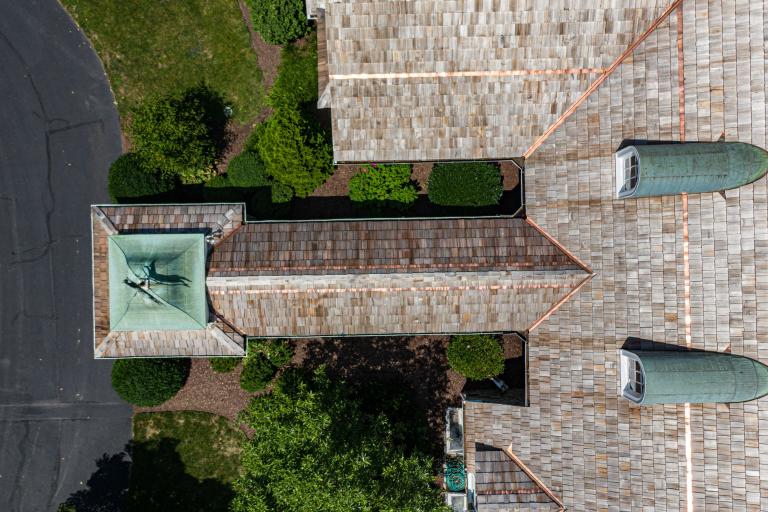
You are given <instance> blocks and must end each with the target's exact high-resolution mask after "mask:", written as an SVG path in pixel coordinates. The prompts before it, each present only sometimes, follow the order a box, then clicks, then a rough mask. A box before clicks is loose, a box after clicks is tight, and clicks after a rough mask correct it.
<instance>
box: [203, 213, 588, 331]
mask: <svg viewBox="0 0 768 512" xmlns="http://www.w3.org/2000/svg"><path fill="white" fill-rule="evenodd" d="M591 275H592V274H591V271H589V269H588V268H586V267H585V266H584V265H583V264H581V263H580V262H578V261H577V260H575V259H574V258H572V257H571V256H570V255H569V254H568V253H566V252H564V251H563V249H562V248H560V247H559V246H557V245H556V244H554V243H553V242H552V241H550V239H549V238H547V237H546V236H544V235H543V234H542V233H541V232H540V231H539V230H538V229H537V228H536V227H534V226H533V225H531V224H530V223H528V222H527V221H525V220H523V219H515V218H478V219H403V220H365V221H330V222H302V223H298V222H276V223H254V224H246V225H245V226H243V227H242V228H241V229H239V230H238V231H237V232H236V233H234V234H233V235H232V236H231V237H229V238H227V239H226V240H224V241H223V242H222V243H221V244H220V245H219V246H217V247H216V248H215V249H214V250H213V254H212V256H211V266H210V270H209V274H208V280H207V285H208V291H209V295H210V300H211V304H212V306H213V308H214V310H215V311H216V312H217V313H218V314H219V315H221V316H223V317H225V318H227V319H229V320H230V322H231V323H232V324H233V325H234V326H235V327H236V328H237V329H239V330H240V331H242V332H244V333H246V334H248V335H249V336H299V337H312V336H331V335H373V334H378V335H381V334H415V333H456V332H495V331H515V330H518V331H524V330H526V329H528V328H529V327H531V326H533V325H534V324H535V323H536V322H538V321H540V320H541V319H542V318H544V317H545V316H546V315H547V314H549V313H550V312H551V311H553V310H554V309H555V308H556V307H557V306H558V305H559V304H560V303H562V302H563V301H565V300H566V299H567V298H568V297H569V296H570V295H571V294H573V293H574V292H575V291H576V290H577V289H578V288H579V287H580V286H582V285H583V284H584V283H585V282H586V281H587V280H589V278H590V277H591Z"/></svg>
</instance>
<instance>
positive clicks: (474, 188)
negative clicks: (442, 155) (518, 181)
mask: <svg viewBox="0 0 768 512" xmlns="http://www.w3.org/2000/svg"><path fill="white" fill-rule="evenodd" d="M427 187H428V194H429V200H430V201H431V202H432V203H434V204H439V205H442V206H491V205H495V204H499V201H500V200H501V194H502V193H503V192H504V187H503V185H502V181H501V173H500V172H499V168H498V167H496V166H495V165H492V164H488V163H484V162H453V163H445V164H437V165H435V167H434V168H433V169H432V173H431V174H430V175H429V182H428V184H427Z"/></svg>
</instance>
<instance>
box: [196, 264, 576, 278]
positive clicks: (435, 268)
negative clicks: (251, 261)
mask: <svg viewBox="0 0 768 512" xmlns="http://www.w3.org/2000/svg"><path fill="white" fill-rule="evenodd" d="M569 266H570V265H563V266H559V265H558V266H557V267H556V268H555V270H572V269H569V268H568V267H569ZM575 266H580V265H575ZM535 267H541V268H540V269H539V270H542V271H543V270H552V268H551V267H548V266H547V265H545V264H542V263H540V262H535V263H534V262H514V263H511V262H503V263H497V264H495V265H494V264H492V263H472V262H464V263H435V264H418V263H413V264H403V265H395V264H392V265H374V264H372V265H284V266H276V265H269V266H267V265H264V266H259V265H253V266H248V267H230V266H212V267H211V268H210V269H209V273H210V272H221V273H232V272H243V273H246V272H285V271H299V272H300V271H308V270H317V271H324V272H327V271H329V270H365V271H371V270H398V271H403V272H412V271H419V270H424V271H427V272H439V271H440V270H441V269H451V270H452V271H453V270H456V269H459V270H461V269H471V270H476V269H481V268H489V269H493V270H495V271H500V270H524V271H530V270H537V269H536V268H535ZM425 273H426V272H425ZM217 277H218V276H217Z"/></svg>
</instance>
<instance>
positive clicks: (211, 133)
mask: <svg viewBox="0 0 768 512" xmlns="http://www.w3.org/2000/svg"><path fill="white" fill-rule="evenodd" d="M224 107H225V104H224V100H223V98H222V97H221V96H220V95H218V94H217V93H215V92H214V91H212V90H211V89H209V88H207V87H205V86H198V87H195V88H192V89H188V90H187V91H185V92H183V93H181V94H178V95H171V96H166V97H163V98H156V99H154V100H150V101H147V102H146V103H144V104H142V105H140V106H139V107H138V108H136V109H135V110H134V111H133V117H132V119H131V123H130V125H129V133H130V136H131V141H132V142H133V144H134V147H135V148H136V152H137V153H138V154H140V155H141V156H142V158H144V159H145V160H146V162H147V164H148V165H149V166H150V167H151V168H154V169H158V170H160V171H162V172H164V173H166V174H169V175H172V176H178V177H179V178H180V179H181V181H182V183H185V184H191V183H202V182H204V181H205V180H206V179H208V178H210V177H212V176H213V175H214V173H215V169H214V166H215V164H216V160H217V159H218V158H219V156H220V155H221V153H222V152H223V150H224V148H225V147H226V145H227V135H226V125H227V115H226V113H225V111H224Z"/></svg>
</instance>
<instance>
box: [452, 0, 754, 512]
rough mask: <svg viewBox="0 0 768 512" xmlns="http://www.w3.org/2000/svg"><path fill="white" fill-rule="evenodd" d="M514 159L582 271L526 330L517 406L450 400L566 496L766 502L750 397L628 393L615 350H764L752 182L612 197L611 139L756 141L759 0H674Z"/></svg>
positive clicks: (666, 502)
mask: <svg viewBox="0 0 768 512" xmlns="http://www.w3.org/2000/svg"><path fill="white" fill-rule="evenodd" d="M680 6H681V7H680V8H679V9H678V8H675V9H674V10H672V12H671V14H670V15H669V17H667V18H665V19H663V20H662V22H661V23H660V24H659V25H658V28H657V29H656V30H654V31H653V32H652V33H651V34H650V35H649V36H648V37H647V38H646V39H645V40H644V41H642V42H641V43H640V44H639V45H638V46H637V47H636V49H634V51H633V52H631V54H630V55H629V56H628V57H627V58H626V59H625V60H624V61H623V62H622V63H621V64H620V65H619V66H618V67H616V68H615V70H614V71H613V72H612V73H611V74H610V75H608V76H607V77H606V78H605V80H604V81H603V82H602V84H601V85H599V87H597V88H595V90H594V92H592V94H590V95H589V96H588V97H587V98H586V99H585V100H584V101H583V102H581V104H580V105H579V106H578V108H576V109H575V110H574V111H573V113H572V115H570V116H569V117H567V118H566V119H564V121H563V122H562V123H561V124H560V126H559V127H558V128H557V129H556V130H554V131H553V132H552V133H551V135H550V136H549V137H548V138H547V139H546V140H545V141H544V143H543V144H542V145H541V146H540V147H539V148H538V149H537V150H536V151H535V152H533V154H532V155H530V157H529V158H527V159H526V166H525V176H526V184H525V185H526V208H527V214H528V215H529V216H530V217H531V218H533V219H535V220H536V222H537V223H538V224H539V225H540V226H541V227H542V228H543V229H545V230H546V231H547V232H549V233H550V234H551V235H552V236H554V237H555V238H557V239H558V240H559V241H560V242H561V243H563V245H564V246H565V247H568V249H570V250H571V251H573V253H574V254H575V255H576V256H577V257H579V258H582V259H583V260H584V261H585V262H586V263H587V264H589V265H590V266H591V267H592V268H593V269H594V271H595V278H594V279H592V280H591V281H590V283H589V284H588V285H587V286H586V287H584V288H583V289H582V290H581V291H580V293H578V294H576V295H575V296H574V297H573V298H572V299H571V300H569V301H568V302H567V303H565V304H564V305H563V306H562V307H561V308H560V309H559V310H558V311H557V312H556V313H554V314H553V315H551V316H550V317H549V318H548V319H547V321H546V322H544V323H543V324H542V325H541V326H539V327H538V328H537V329H535V330H534V331H533V332H532V333H531V334H530V336H529V343H528V351H529V352H528V354H529V362H528V364H529V380H528V392H529V398H530V404H531V405H530V407H511V406H506V405H501V404H490V403H477V402H467V403H466V404H465V409H464V412H465V421H464V426H465V440H466V445H465V448H466V451H467V453H466V463H467V466H468V470H469V471H473V470H475V469H476V467H477V466H476V462H477V459H476V454H475V453H474V450H475V449H474V443H476V442H477V443H485V444H490V445H493V446H497V447H504V448H508V449H509V450H510V451H512V452H514V453H515V455H517V456H518V457H519V458H520V459H521V460H523V461H525V464H526V465H527V466H528V467H529V468H530V469H531V471H532V472H533V473H534V474H535V475H536V476H537V477H539V478H540V479H541V480H542V481H543V482H545V483H546V485H547V486H548V487H549V488H550V489H551V490H552V492H553V493H554V494H556V495H557V496H558V497H560V498H561V500H562V502H563V504H564V505H565V507H566V508H567V509H568V510H579V511H581V510H590V511H592V510H622V511H623V510H633V511H634V510H670V511H671V510H675V511H678V510H679V511H690V510H695V511H709V510H744V511H747V510H749V511H760V510H768V445H767V444H766V443H768V399H766V398H762V399H759V400H756V401H752V402H748V403H732V404H728V405H725V404H719V405H715V404H690V405H684V404H680V405H654V406H648V407H641V406H637V405H634V404H632V403H630V402H629V401H628V400H626V399H624V398H622V397H620V396H619V393H620V389H619V366H618V365H619V354H618V349H619V348H621V347H623V346H625V344H626V343H627V342H628V337H638V338H642V339H645V340H653V341H654V342H656V343H651V342H644V341H639V342H638V341H633V342H632V343H637V344H638V346H637V347H636V348H640V349H646V350H658V349H659V348H657V344H665V345H667V346H671V347H673V348H674V347H677V348H679V349H683V350H684V349H686V348H687V347H689V346H690V347H691V348H692V349H702V350H707V351H717V352H725V351H730V352H731V353H733V354H738V355H744V356H748V357H751V358H755V359H758V360H760V361H762V362H767V361H768V286H767V285H768V179H766V178H765V177H764V178H761V179H759V180H757V181H756V182H754V183H752V184H749V185H745V186H743V187H740V188H738V189H734V190H728V191H726V192H724V197H723V196H721V195H720V194H719V193H703V194H688V195H682V196H665V197H651V198H640V199H629V200H617V199H615V197H614V196H615V190H616V189H615V172H614V152H615V151H616V150H617V148H619V146H620V144H621V143H622V142H623V140H624V139H630V140H631V139H639V140H651V141H654V140H656V141H676V140H681V139H685V140H686V141H689V142H694V141H707V142H712V141H716V140H718V139H719V138H720V137H721V135H723V134H724V138H725V140H726V141H741V142H746V143H751V144H755V145H757V146H760V147H763V148H766V147H768V129H767V124H766V120H767V119H768V84H766V78H767V77H768V67H767V66H766V63H767V62H768V46H766V45H765V41H766V38H768V23H767V20H768V2H766V1H765V0H752V1H749V0H736V1H723V0H703V1H693V0H683V1H682V3H681V4H680Z"/></svg>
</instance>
